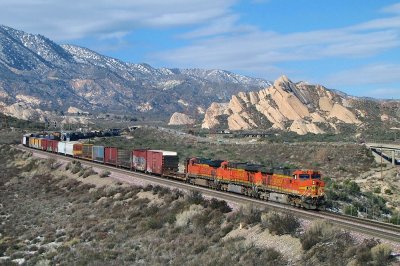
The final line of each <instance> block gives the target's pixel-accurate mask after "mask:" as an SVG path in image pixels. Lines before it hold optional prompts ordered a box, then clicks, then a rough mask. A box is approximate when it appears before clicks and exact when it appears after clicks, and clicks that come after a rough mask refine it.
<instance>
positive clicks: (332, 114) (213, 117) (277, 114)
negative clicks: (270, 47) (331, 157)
mask: <svg viewBox="0 0 400 266" xmlns="http://www.w3.org/2000/svg"><path fill="white" fill-rule="evenodd" d="M222 115H225V116H226V120H227V125H228V128H229V129H230V130H248V129H255V128H265V127H266V125H264V124H263V123H262V122H260V121H263V120H262V119H257V118H259V117H265V118H266V119H267V120H268V121H269V122H270V123H271V124H272V126H271V127H272V128H275V129H281V130H288V131H293V132H296V133H297V134H300V135H304V134H307V133H314V134H322V133H325V131H324V130H323V129H322V128H321V125H322V124H323V125H325V126H324V127H327V128H331V129H332V130H333V131H336V126H335V124H336V123H346V124H356V125H358V124H360V123H361V121H360V120H359V118H358V115H357V111H356V110H353V109H352V108H351V101H348V100H347V99H346V98H344V96H341V95H339V94H337V93H334V92H332V91H330V90H328V89H326V88H324V87H322V86H320V85H310V84H307V83H304V82H300V83H297V84H295V83H293V82H291V81H290V80H289V79H288V78H287V77H286V76H282V77H280V78H278V79H277V80H276V81H275V82H274V84H273V85H272V86H270V87H268V88H266V89H263V90H260V91H258V92H248V93H244V92H240V93H238V94H237V95H234V96H232V98H231V100H230V101H229V103H213V104H212V105H211V106H210V107H209V108H208V109H207V111H206V115H205V118H204V121H203V124H202V127H203V128H214V127H217V126H218V125H220V122H219V121H220V119H221V118H220V117H221V116H222ZM257 121H258V122H257Z"/></svg>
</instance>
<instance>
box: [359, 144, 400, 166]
mask: <svg viewBox="0 0 400 266" xmlns="http://www.w3.org/2000/svg"><path fill="white" fill-rule="evenodd" d="M365 145H366V146H367V147H368V148H369V149H370V150H371V151H372V152H374V153H375V154H377V155H378V156H380V157H382V158H383V159H385V160H386V161H389V162H390V163H391V164H393V165H400V145H399V144H390V143H389V144H388V143H365Z"/></svg>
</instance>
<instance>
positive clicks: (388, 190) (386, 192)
mask: <svg viewBox="0 0 400 266" xmlns="http://www.w3.org/2000/svg"><path fill="white" fill-rule="evenodd" d="M385 194H386V195H392V194H393V193H392V190H390V189H388V188H387V189H385Z"/></svg>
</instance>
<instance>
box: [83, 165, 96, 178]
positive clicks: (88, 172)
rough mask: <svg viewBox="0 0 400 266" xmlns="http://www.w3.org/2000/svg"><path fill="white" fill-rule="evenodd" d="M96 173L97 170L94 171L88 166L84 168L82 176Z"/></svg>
mask: <svg viewBox="0 0 400 266" xmlns="http://www.w3.org/2000/svg"><path fill="white" fill-rule="evenodd" d="M96 174H97V172H96V171H95V170H93V167H89V168H86V169H85V170H84V171H83V174H82V177H83V178H86V177H88V176H91V175H96Z"/></svg>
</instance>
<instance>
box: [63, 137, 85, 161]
mask: <svg viewBox="0 0 400 266" xmlns="http://www.w3.org/2000/svg"><path fill="white" fill-rule="evenodd" d="M75 144H82V143H80V142H78V141H68V142H66V144H65V154H66V155H69V156H72V157H74V156H75V153H74V146H75ZM75 149H76V148H75ZM80 151H81V153H82V147H81V149H80Z"/></svg>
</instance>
